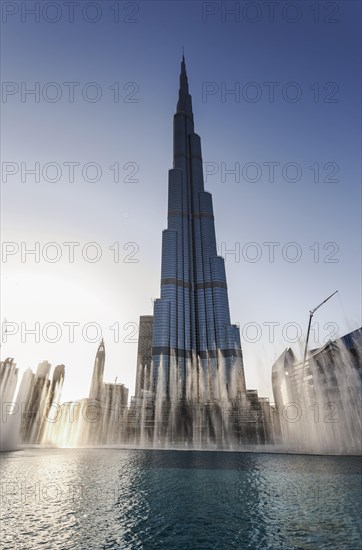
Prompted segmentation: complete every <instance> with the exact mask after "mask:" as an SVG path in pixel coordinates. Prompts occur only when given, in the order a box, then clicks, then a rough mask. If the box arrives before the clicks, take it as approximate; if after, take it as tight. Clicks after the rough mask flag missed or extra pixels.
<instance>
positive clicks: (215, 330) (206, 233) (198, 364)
mask: <svg viewBox="0 0 362 550" xmlns="http://www.w3.org/2000/svg"><path fill="white" fill-rule="evenodd" d="M173 145H174V148H173V168H172V169H171V170H170V171H169V180H168V222H167V229H165V230H164V231H163V234H162V265H161V297H160V298H159V299H157V300H155V302H154V314H153V337H152V369H151V370H152V373H151V377H150V382H149V384H150V386H149V387H147V386H146V385H145V386H144V388H143V389H144V390H151V391H153V392H155V393H157V394H158V395H161V396H162V397H163V398H166V399H167V398H169V399H171V400H186V401H195V400H196V401H202V402H207V401H211V400H223V399H230V398H236V397H240V396H242V395H245V381H244V369H243V359H242V351H241V344H240V334H239V329H238V327H237V326H236V325H232V324H231V323H230V313H229V301H228V291H227V284H226V275H225V266H224V259H223V258H222V257H220V256H218V255H217V250H216V238H215V226H214V214H213V206H212V197H211V194H210V193H208V192H207V191H205V190H204V182H203V170H202V155H201V143H200V137H199V136H198V135H197V134H196V133H195V132H194V118H193V112H192V101H191V96H190V94H189V89H188V80H187V74H186V65H185V59H184V57H183V58H182V62H181V75H180V90H179V99H178V103H177V109H176V113H175V115H174V134H173ZM140 379H142V380H147V376H143V377H142V376H141V375H140V376H139V380H140Z"/></svg>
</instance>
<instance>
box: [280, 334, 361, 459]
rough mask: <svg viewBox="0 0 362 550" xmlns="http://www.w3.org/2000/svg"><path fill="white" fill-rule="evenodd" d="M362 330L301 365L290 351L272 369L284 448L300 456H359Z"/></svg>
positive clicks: (327, 346)
mask: <svg viewBox="0 0 362 550" xmlns="http://www.w3.org/2000/svg"><path fill="white" fill-rule="evenodd" d="M361 365H362V329H358V330H356V331H354V332H352V333H350V334H348V335H346V336H344V337H342V338H339V339H337V340H335V341H329V342H327V343H326V344H325V345H324V346H323V347H322V348H320V349H317V350H312V351H310V352H309V354H308V355H307V358H306V361H305V362H303V361H298V360H297V359H296V357H295V355H294V353H293V352H292V350H290V349H288V350H286V351H284V352H283V353H282V355H281V356H280V357H279V359H278V360H277V361H276V362H275V363H274V365H273V390H274V396H275V401H276V402H277V403H278V405H279V412H280V421H281V429H282V441H283V443H284V445H285V448H286V449H288V450H291V451H296V452H302V453H310V452H311V453H322V454H361V451H362V441H361V433H362V415H361V402H362V399H361V398H362V370H361Z"/></svg>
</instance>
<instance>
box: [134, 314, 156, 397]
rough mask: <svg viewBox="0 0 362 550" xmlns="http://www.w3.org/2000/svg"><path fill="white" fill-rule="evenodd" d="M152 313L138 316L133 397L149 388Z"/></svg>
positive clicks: (140, 395) (138, 395) (140, 394)
mask: <svg viewBox="0 0 362 550" xmlns="http://www.w3.org/2000/svg"><path fill="white" fill-rule="evenodd" d="M152 331H153V317H152V315H142V316H141V317H140V323H139V332H138V352H137V373H136V391H135V397H138V398H139V397H142V395H143V393H144V391H146V390H149V389H150V381H151V361H152Z"/></svg>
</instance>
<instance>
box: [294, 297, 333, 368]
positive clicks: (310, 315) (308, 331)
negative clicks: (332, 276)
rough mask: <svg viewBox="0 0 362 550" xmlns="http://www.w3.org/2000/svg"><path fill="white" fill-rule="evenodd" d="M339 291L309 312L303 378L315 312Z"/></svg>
mask: <svg viewBox="0 0 362 550" xmlns="http://www.w3.org/2000/svg"><path fill="white" fill-rule="evenodd" d="M337 292H338V290H336V291H335V292H333V294H331V295H330V296H328V298H326V299H325V300H323V302H321V303H320V304H319V306H317V307H315V308H314V309H312V310H311V311H310V312H309V323H308V330H307V338H306V340H305V348H304V357H303V367H302V373H303V374H302V376H304V365H305V361H306V358H307V351H308V341H309V333H310V326H311V324H312V317H313V315H314V314H315V312H316V311H317V309H319V308H320V307H321V306H322V305H323V304H325V303H326V302H328V300H329V299H330V298H332V296H334V295H335V294H337Z"/></svg>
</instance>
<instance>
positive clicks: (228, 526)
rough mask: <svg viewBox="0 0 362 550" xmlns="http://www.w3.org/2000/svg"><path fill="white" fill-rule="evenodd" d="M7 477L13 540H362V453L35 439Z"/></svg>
mask: <svg viewBox="0 0 362 550" xmlns="http://www.w3.org/2000/svg"><path fill="white" fill-rule="evenodd" d="M1 481H2V512H1V514H2V544H1V548H2V549H4V550H5V549H16V550H32V549H44V550H53V549H59V550H60V549H62V550H67V549H73V548H74V549H77V550H83V549H84V550H91V549H92V550H93V549H94V550H95V549H134V548H135V549H136V548H137V549H138V548H139V549H146V550H148V549H153V548H165V549H167V550H176V549H177V550H198V549H200V550H204V549H228V548H237V549H248V548H250V549H262V550H264V549H271V550H276V549H288V550H289V549H318V550H323V549H329V548H330V549H333V550H341V549H351V550H358V549H359V548H361V547H362V543H361V541H362V538H361V527H360V517H361V511H362V510H361V461H360V458H357V457H334V456H304V455H281V454H257V453H231V452H230V453H228V452H197V451H194V452H190V451H157V450H147V451H145V450H121V449H40V448H32V449H26V450H22V451H17V452H12V453H3V454H2V456H1Z"/></svg>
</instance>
